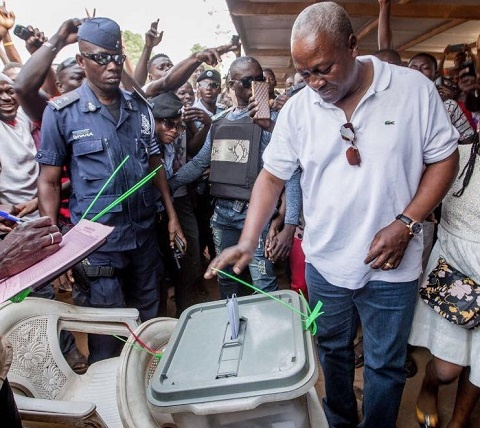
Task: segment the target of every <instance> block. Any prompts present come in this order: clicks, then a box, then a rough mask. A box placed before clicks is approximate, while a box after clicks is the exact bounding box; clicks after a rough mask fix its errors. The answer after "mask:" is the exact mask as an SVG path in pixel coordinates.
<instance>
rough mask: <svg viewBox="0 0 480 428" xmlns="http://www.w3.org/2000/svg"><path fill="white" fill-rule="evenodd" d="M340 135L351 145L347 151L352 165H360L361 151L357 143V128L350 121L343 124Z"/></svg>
mask: <svg viewBox="0 0 480 428" xmlns="http://www.w3.org/2000/svg"><path fill="white" fill-rule="evenodd" d="M340 135H341V136H342V139H343V140H344V141H347V142H348V143H350V144H351V146H350V147H349V148H348V149H347V151H346V152H345V156H346V157H347V162H348V163H349V164H350V165H352V166H360V163H361V161H362V160H361V159H360V152H359V151H358V148H357V146H356V145H355V129H354V128H353V125H352V124H351V123H350V122H347V123H345V124H343V125H342V126H341V127H340Z"/></svg>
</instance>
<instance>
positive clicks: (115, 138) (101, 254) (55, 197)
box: [37, 18, 183, 363]
mask: <svg viewBox="0 0 480 428" xmlns="http://www.w3.org/2000/svg"><path fill="white" fill-rule="evenodd" d="M78 46H79V50H80V53H79V54H77V56H76V59H77V62H78V64H79V66H80V67H81V68H82V69H83V70H84V71H85V75H86V79H85V81H84V82H83V84H82V86H80V87H79V88H78V89H76V90H74V91H72V92H69V93H67V94H65V95H63V96H61V97H59V98H57V99H55V100H52V101H50V102H49V106H48V107H47V109H46V110H45V113H44V116H43V122H42V141H41V149H40V150H39V152H38V154H37V161H38V162H39V163H40V164H41V172H40V177H39V181H38V187H39V208H40V212H41V213H42V215H48V216H50V217H51V218H52V219H53V220H54V221H55V222H56V221H57V213H58V208H59V204H60V177H61V170H62V167H63V166H64V165H66V166H67V169H68V174H69V177H70V181H71V187H72V190H71V194H70V212H71V218H72V222H73V223H74V224H76V223H77V222H78V221H79V220H80V218H81V217H82V215H83V214H84V213H85V211H86V210H87V208H88V207H89V205H90V203H91V202H92V200H93V199H94V198H95V196H96V195H97V194H98V193H99V191H100V189H101V188H102V187H103V186H104V184H105V182H106V180H107V179H108V178H109V177H110V176H111V174H112V173H113V171H114V170H115V168H116V167H117V166H118V165H119V164H120V162H121V161H122V160H123V159H124V158H125V157H126V156H127V155H129V156H130V157H129V159H128V161H127V162H126V163H125V165H124V166H123V168H122V169H121V170H120V172H119V173H118V174H117V175H116V176H115V178H114V179H113V181H112V182H111V183H110V184H109V185H108V186H107V187H106V188H105V190H104V191H103V193H102V195H101V196H100V197H99V198H98V200H97V201H96V202H95V204H94V205H93V207H92V209H91V210H90V211H89V214H88V215H87V217H86V218H92V217H93V216H95V214H97V213H99V212H100V211H101V210H103V209H104V208H105V207H107V206H108V205H109V204H110V203H111V202H112V201H113V200H115V199H116V198H117V197H118V196H120V195H121V194H123V193H124V192H125V191H126V190H127V189H129V188H131V187H132V186H133V185H134V184H136V183H137V182H138V181H139V180H141V179H142V178H143V177H144V176H145V175H146V174H147V173H148V172H149V171H150V169H151V168H154V167H156V166H157V165H159V164H160V163H161V157H160V150H159V146H158V144H157V142H156V140H155V136H154V123H153V118H152V114H151V111H150V107H149V105H148V104H147V103H146V102H145V101H144V100H143V99H141V97H139V96H137V95H136V94H130V93H128V92H125V91H123V90H121V89H120V87H119V86H120V80H121V77H122V70H123V63H124V61H125V55H124V54H123V53H122V41H121V32H120V27H119V26H118V24H117V23H116V22H114V21H112V20H111V19H108V18H93V19H89V20H86V21H85V22H84V23H83V24H82V25H81V26H80V28H79V30H78ZM57 48H59V47H58V46H56V44H55V43H54V41H53V42H51V43H49V44H44V45H43V46H42V48H41V49H52V50H54V49H57ZM154 182H155V185H156V186H157V187H158V188H159V190H160V191H161V192H162V194H163V195H167V197H164V198H163V201H164V205H165V208H166V211H167V214H168V215H169V218H170V222H169V232H170V236H171V241H172V242H173V236H174V233H175V232H177V233H178V234H179V235H180V236H181V237H182V238H183V234H182V233H181V230H180V226H179V224H178V219H177V217H176V214H175V211H174V209H173V205H172V200H171V197H170V194H169V191H168V185H167V182H166V176H165V173H164V172H163V169H160V171H159V172H158V173H157V175H156V177H155V179H154ZM99 221H100V222H102V223H104V224H108V225H111V226H115V229H114V231H113V232H112V234H111V235H110V236H109V238H108V240H107V242H106V243H105V244H104V245H103V246H102V247H101V248H100V249H99V250H97V251H95V252H94V253H93V254H91V255H90V256H89V257H88V266H87V267H88V270H87V274H88V276H89V278H90V281H91V288H90V294H89V298H88V304H89V305H90V306H92V307H112V308H114V307H123V306H128V307H135V308H137V309H138V310H139V311H140V317H141V319H142V321H146V320H148V319H150V318H153V317H155V316H156V315H157V311H158V305H159V292H158V285H159V282H160V279H161V276H162V273H163V264H162V261H161V258H160V252H159V249H158V243H157V241H156V239H155V231H154V229H155V200H154V189H153V184H152V183H151V182H150V183H148V184H146V185H145V186H143V187H142V188H141V189H140V190H139V191H138V192H136V193H134V194H133V195H132V196H130V197H129V198H127V199H126V200H124V201H123V202H122V203H121V204H119V205H117V206H116V207H114V208H113V209H112V210H111V211H110V212H108V213H107V214H105V215H104V216H103V217H101V218H100V219H99ZM88 344H89V350H90V356H89V362H90V363H93V362H95V361H98V360H101V359H105V358H109V357H111V356H113V355H115V354H116V353H117V352H118V348H119V346H118V344H119V342H118V343H117V341H116V339H115V338H113V337H107V336H99V335H89V341H88Z"/></svg>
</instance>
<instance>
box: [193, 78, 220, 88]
mask: <svg viewBox="0 0 480 428" xmlns="http://www.w3.org/2000/svg"><path fill="white" fill-rule="evenodd" d="M198 86H200V87H201V88H204V89H207V88H210V89H218V88H220V83H218V82H204V81H203V80H202V81H200V82H198Z"/></svg>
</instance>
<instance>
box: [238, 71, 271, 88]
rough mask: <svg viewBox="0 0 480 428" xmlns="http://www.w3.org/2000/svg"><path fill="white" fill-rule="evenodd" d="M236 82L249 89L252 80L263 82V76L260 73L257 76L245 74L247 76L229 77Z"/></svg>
mask: <svg viewBox="0 0 480 428" xmlns="http://www.w3.org/2000/svg"><path fill="white" fill-rule="evenodd" d="M231 80H233V81H236V82H240V83H241V84H242V86H243V87H244V88H245V89H250V88H251V87H252V82H253V81H255V82H265V77H263V74H260V75H258V76H247V77H242V78H241V79H231Z"/></svg>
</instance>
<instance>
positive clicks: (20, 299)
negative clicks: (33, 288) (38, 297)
mask: <svg viewBox="0 0 480 428" xmlns="http://www.w3.org/2000/svg"><path fill="white" fill-rule="evenodd" d="M29 294H30V288H25V290H22V291H20V293H17V294H15V296H13V297H10V301H11V302H13V303H20V302H23V301H24V300H25V298H26V297H27V296H28V295H29Z"/></svg>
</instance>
